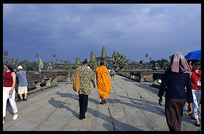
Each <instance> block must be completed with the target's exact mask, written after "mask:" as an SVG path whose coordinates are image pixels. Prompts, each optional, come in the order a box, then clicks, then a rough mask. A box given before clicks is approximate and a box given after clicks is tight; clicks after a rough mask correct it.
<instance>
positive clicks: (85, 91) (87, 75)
mask: <svg viewBox="0 0 204 134" xmlns="http://www.w3.org/2000/svg"><path fill="white" fill-rule="evenodd" d="M76 74H77V69H76V70H75V72H74V75H73V79H75V78H76ZM79 78H80V88H79V91H78V94H79V108H80V110H79V111H80V112H79V118H80V120H86V119H87V118H86V116H85V113H86V111H87V106H88V95H90V94H91V89H90V88H91V86H90V81H91V82H92V84H93V87H94V88H95V86H96V85H95V82H94V80H95V76H94V72H93V71H92V70H91V69H90V68H88V60H84V61H83V66H82V67H79Z"/></svg>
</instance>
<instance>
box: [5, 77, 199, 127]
mask: <svg viewBox="0 0 204 134" xmlns="http://www.w3.org/2000/svg"><path fill="white" fill-rule="evenodd" d="M157 93H158V89H156V88H153V87H151V86H149V85H147V84H142V83H137V82H135V81H132V80H129V79H127V78H124V77H122V76H119V75H115V79H114V80H112V91H111V94H110V98H109V99H107V104H105V105H101V104H99V102H100V98H99V95H98V92H97V88H95V89H94V88H92V90H91V95H90V96H89V101H88V109H87V112H86V117H87V120H83V121H82V120H79V119H78V113H79V106H78V94H77V93H76V92H75V91H73V90H72V84H71V83H59V85H58V86H56V87H52V88H50V89H46V90H43V91H39V92H37V93H34V94H30V95H29V96H28V101H24V102H20V103H17V107H18V110H19V112H18V113H19V117H18V119H17V120H15V121H13V120H12V115H11V114H12V110H11V108H10V107H8V109H7V116H6V119H5V124H4V125H3V131H169V130H168V127H167V124H166V119H165V115H164V101H163V104H162V106H160V105H159V104H158V98H157ZM163 100H164V99H163ZM200 110H201V109H200ZM182 131H201V127H196V126H194V120H192V119H190V116H188V115H187V110H186V109H185V110H184V115H183V120H182Z"/></svg>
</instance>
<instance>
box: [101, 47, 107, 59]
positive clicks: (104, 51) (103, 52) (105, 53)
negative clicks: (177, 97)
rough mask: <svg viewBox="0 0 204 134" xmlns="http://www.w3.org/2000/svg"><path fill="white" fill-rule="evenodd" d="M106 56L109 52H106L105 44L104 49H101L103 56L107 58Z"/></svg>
mask: <svg viewBox="0 0 204 134" xmlns="http://www.w3.org/2000/svg"><path fill="white" fill-rule="evenodd" d="M106 57H108V56H107V52H106V48H105V46H103V48H102V51H101V58H104V59H105V58H106Z"/></svg>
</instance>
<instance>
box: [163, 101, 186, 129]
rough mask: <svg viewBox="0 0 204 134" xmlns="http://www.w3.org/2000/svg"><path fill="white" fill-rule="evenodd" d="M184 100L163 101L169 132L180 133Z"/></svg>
mask: <svg viewBox="0 0 204 134" xmlns="http://www.w3.org/2000/svg"><path fill="white" fill-rule="evenodd" d="M185 102H186V99H168V98H166V100H165V114H166V121H167V125H168V127H169V130H170V131H181V119H182V115H183V107H184V105H185Z"/></svg>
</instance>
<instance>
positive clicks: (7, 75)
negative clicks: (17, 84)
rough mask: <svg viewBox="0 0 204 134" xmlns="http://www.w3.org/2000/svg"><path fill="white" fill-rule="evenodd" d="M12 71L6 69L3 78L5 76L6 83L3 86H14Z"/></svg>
mask: <svg viewBox="0 0 204 134" xmlns="http://www.w3.org/2000/svg"><path fill="white" fill-rule="evenodd" d="M11 73H12V72H10V71H9V72H7V71H5V72H4V75H3V78H4V83H3V86H4V87H12V84H13V78H12V76H11Z"/></svg>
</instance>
